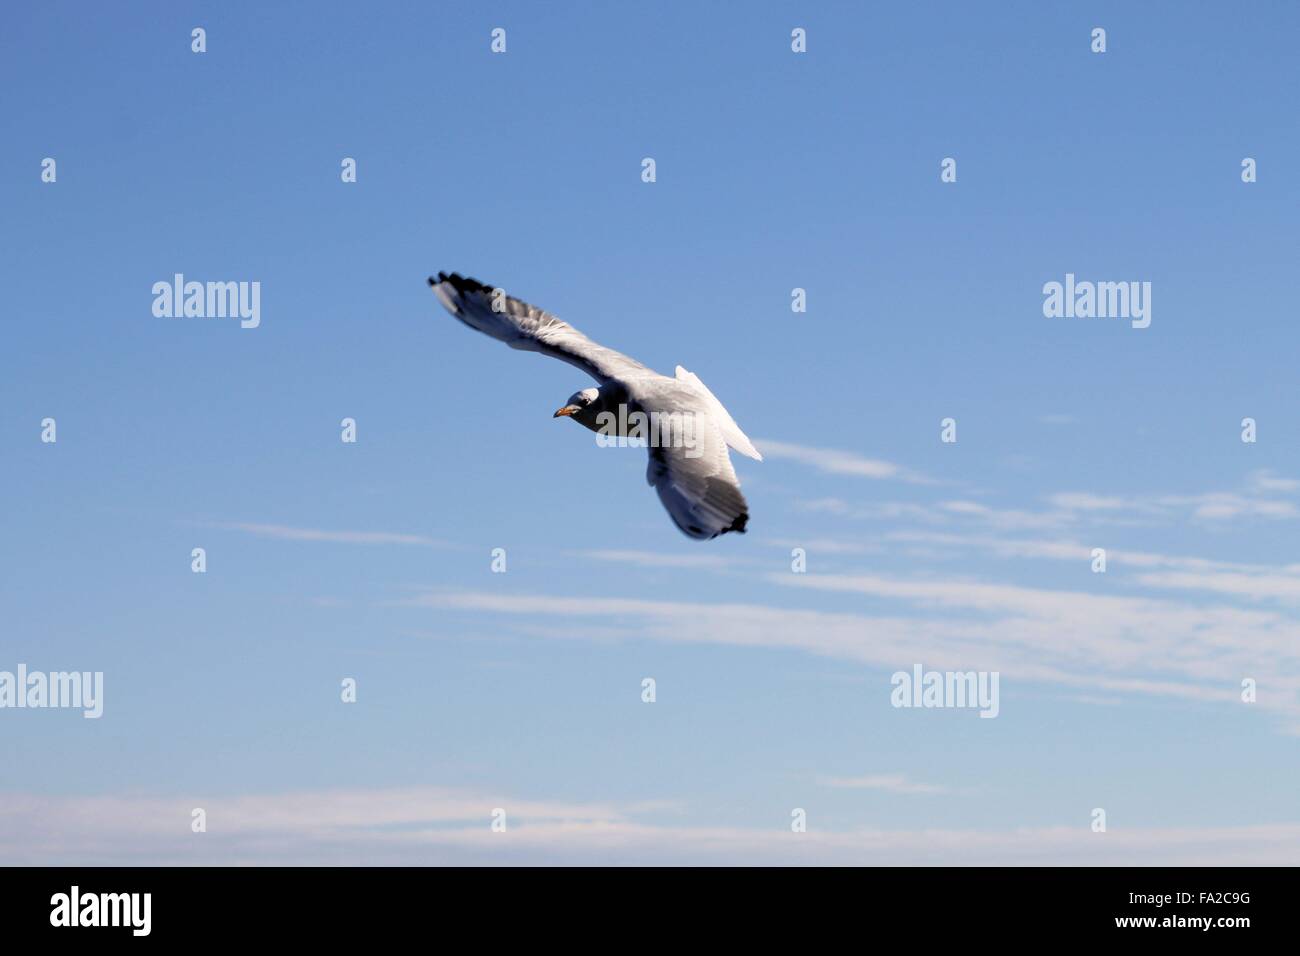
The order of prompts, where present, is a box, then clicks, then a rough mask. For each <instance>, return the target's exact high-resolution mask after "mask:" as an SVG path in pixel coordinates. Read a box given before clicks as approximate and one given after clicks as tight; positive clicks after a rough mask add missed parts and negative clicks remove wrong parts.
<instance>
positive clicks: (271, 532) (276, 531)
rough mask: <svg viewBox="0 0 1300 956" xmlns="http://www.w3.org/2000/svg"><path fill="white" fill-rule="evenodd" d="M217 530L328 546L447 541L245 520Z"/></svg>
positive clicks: (434, 544) (439, 543) (431, 544)
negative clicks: (321, 543)
mask: <svg viewBox="0 0 1300 956" xmlns="http://www.w3.org/2000/svg"><path fill="white" fill-rule="evenodd" d="M216 527H219V528H223V529H225V530H227V531H242V532H244V533H245V534H251V535H256V536H257V537H259V538H274V539H277V540H280V541H317V542H326V543H330V544H406V545H420V546H423V547H428V548H439V547H447V544H446V542H443V541H438V540H437V539H435V538H430V537H428V536H426V535H421V534H401V533H397V532H390V531H328V530H323V529H320V528H295V527H292V526H290V525H283V524H255V523H252V522H247V521H233V522H223V523H220V524H217V525H216Z"/></svg>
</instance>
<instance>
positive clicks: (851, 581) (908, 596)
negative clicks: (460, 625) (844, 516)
mask: <svg viewBox="0 0 1300 956" xmlns="http://www.w3.org/2000/svg"><path fill="white" fill-rule="evenodd" d="M764 580H766V581H768V582H769V583H771V584H775V585H778V586H785V587H788V588H791V589H793V590H798V591H818V592H822V593H838V594H839V595H841V596H842V598H843V599H845V600H849V601H855V600H856V601H857V602H858V603H860V604H861V605H862V610H860V611H856V612H849V611H828V610H822V609H818V610H809V609H802V608H784V607H775V606H771V605H766V604H752V603H750V604H746V603H719V604H709V603H693V602H674V601H660V600H650V599H640V598H622V597H599V596H591V595H575V596H572V597H569V596H558V595H527V594H511V595H504V594H500V593H497V592H483V593H476V592H460V593H444V592H435V591H431V592H425V593H422V594H420V595H418V596H416V597H414V598H412V599H411V600H410V602H409V603H412V604H414V605H417V606H428V607H438V608H459V609H463V610H473V611H482V612H492V613H497V614H507V615H519V616H526V617H527V618H529V619H530V620H529V623H530V624H533V625H535V624H536V623H537V621H538V619H540V618H543V617H547V616H550V617H556V618H561V619H562V618H565V617H573V618H583V619H591V618H599V619H602V620H604V621H605V622H606V623H607V625H608V626H609V628H610V629H611V630H612V631H615V632H617V633H618V634H620V635H621V636H623V637H625V638H634V639H635V638H640V639H648V640H659V641H669V642H677V643H707V644H724V645H733V646H748V647H766V648H786V649H792V650H801V651H805V652H809V653H814V654H820V655H825V656H828V657H835V658H840V659H843V660H849V661H856V662H858V663H863V664H867V665H869V666H872V667H875V668H878V669H880V670H882V671H887V672H893V671H894V670H897V669H898V668H900V667H904V666H911V664H913V663H915V662H918V661H919V662H922V663H924V664H925V665H926V666H928V667H932V668H937V669H944V670H969V669H977V670H989V671H994V670H996V671H999V672H1001V674H1002V675H1003V676H1002V695H1003V706H1004V709H1005V707H1006V702H1007V700H1008V699H1009V698H1008V695H1009V694H1014V691H1013V690H1011V691H1009V689H1008V688H1011V687H1014V685H1015V684H1016V683H1017V682H1020V683H1035V682H1036V683H1046V684H1056V685H1059V686H1061V687H1064V688H1068V689H1069V690H1071V691H1072V692H1077V691H1078V690H1080V689H1089V690H1091V691H1094V692H1095V691H1099V690H1101V691H1107V692H1112V693H1127V694H1135V695H1141V696H1154V697H1172V698H1181V699H1185V700H1189V701H1201V702H1205V703H1218V704H1227V705H1232V706H1247V705H1245V704H1242V703H1241V702H1240V697H1239V694H1240V681H1241V680H1242V679H1243V678H1246V677H1251V678H1254V679H1256V680H1257V681H1258V682H1259V683H1260V685H1261V686H1265V685H1266V686H1267V687H1268V688H1269V694H1268V695H1267V696H1264V695H1261V696H1260V703H1259V704H1258V705H1250V706H1260V707H1263V708H1266V709H1270V710H1274V711H1277V712H1281V713H1284V714H1286V715H1287V716H1288V717H1290V718H1291V720H1292V723H1293V726H1294V727H1300V724H1297V723H1296V720H1297V718H1300V641H1297V636H1298V634H1297V625H1296V622H1295V620H1294V618H1292V617H1289V616H1287V615H1284V614H1280V613H1277V612H1274V611H1268V610H1260V609H1252V608H1239V607H1233V606H1224V605H1216V604H1206V603H1204V602H1196V603H1186V602H1179V601H1173V600H1166V599H1158V598H1148V597H1131V596H1123V595H1118V594H1093V593H1088V592H1084V591H1067V590H1061V589H1045V588H1033V587H1025V586H1019V585H1013V584H1000V583H991V582H985V581H979V580H970V579H963V578H936V577H927V578H901V577H897V576H884V575H877V574H856V575H827V574H812V573H806V574H793V573H790V572H782V573H770V574H767V575H765V576H764ZM582 631H583V629H582V628H562V629H560V632H561V633H564V634H572V633H580V632H582ZM888 690H889V687H888V682H887V680H883V679H882V684H881V693H882V694H887V693H888Z"/></svg>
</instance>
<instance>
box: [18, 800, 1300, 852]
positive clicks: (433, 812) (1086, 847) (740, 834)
mask: <svg viewBox="0 0 1300 956" xmlns="http://www.w3.org/2000/svg"><path fill="white" fill-rule="evenodd" d="M203 805H204V809H205V810H206V812H207V814H208V817H209V819H211V820H219V821H220V823H221V825H220V827H215V826H214V827H213V828H212V829H211V830H210V831H209V832H207V833H205V834H204V835H203V838H202V839H201V840H198V841H196V840H195V839H194V836H193V834H192V833H191V832H190V827H189V823H190V819H191V817H190V814H191V808H192V807H193V806H194V801H192V800H187V799H184V798H181V797H158V796H138V795H130V796H124V795H96V796H63V795H59V796H48V795H36V794H30V793H21V792H19V793H13V792H9V793H2V794H0V858H3V859H4V860H6V861H7V862H11V863H15V864H27V865H32V864H41V865H69V864H70V863H76V864H78V865H95V864H97V863H101V862H104V861H111V862H114V863H118V864H121V863H124V862H125V863H127V864H128V865H129V864H131V863H143V862H148V863H154V864H157V863H164V864H194V863H204V864H226V865H231V864H245V865H252V864H264V865H265V864H281V865H321V864H351V865H356V864H357V863H359V862H363V863H366V864H369V865H403V864H404V865H429V864H474V863H477V864H482V863H498V864H507V865H508V864H516V865H536V864H539V863H550V864H555V863H566V864H599V863H605V862H608V860H609V859H610V854H612V853H616V854H618V858H619V859H620V860H624V861H627V862H638V861H639V862H644V863H655V864H715V865H726V864H753V863H773V862H779V863H804V864H811V863H822V864H854V863H858V864H861V863H870V864H875V865H894V866H907V865H917V864H934V863H943V864H947V865H953V864H956V865H1006V866H1017V865H1044V864H1052V865H1062V864H1075V865H1134V864H1142V865H1147V866H1149V865H1152V864H1153V863H1160V864H1163V865H1180V864H1181V865H1190V864H1200V865H1233V864H1237V865H1287V864H1290V863H1294V861H1295V859H1296V857H1297V855H1298V854H1300V824H1296V823H1288V822H1281V823H1270V824H1265V825H1250V826H1221V827H1139V826H1134V827H1126V828H1123V829H1116V830H1114V831H1112V832H1110V833H1107V834H1106V836H1105V839H1099V838H1098V837H1097V834H1095V833H1093V832H1092V831H1091V829H1090V827H1089V826H1088V825H1087V823H1086V822H1078V823H1073V824H1069V825H1063V824H1057V825H1047V826H1038V827H1015V828H1005V827H1004V828H994V827H987V828H983V829H956V828H939V827H930V828H925V829H910V830H908V829H899V830H887V829H877V828H855V829H842V830H834V829H823V828H820V827H815V826H814V827H810V828H809V829H808V831H807V832H805V833H798V834H795V833H791V832H790V830H789V829H788V827H785V826H781V825H775V826H768V827H754V826H739V825H736V824H734V823H730V822H727V821H723V820H719V821H717V822H716V823H713V824H701V825H690V826H686V825H680V824H678V823H675V822H663V821H662V820H660V819H656V818H657V817H662V815H663V814H664V812H665V810H667V811H668V812H673V807H671V806H669V807H665V806H663V805H656V804H629V805H613V804H606V803H589V804H584V803H557V802H551V801H546V800H533V799H525V798H519V797H516V796H511V795H501V794H497V795H488V794H481V793H475V792H470V791H465V790H460V789H455V788H438V787H421V788H405V789H369V790H338V791H308V792H289V793H271V794H250V795H242V796H236V797H228V798H219V799H211V800H206V801H204V804H203ZM497 810H500V811H504V813H505V821H506V829H505V830H504V831H500V832H496V831H493V829H492V827H491V821H492V819H493V814H494V812H495V811H497ZM814 812H815V811H814ZM52 821H58V823H57V824H55V823H53V822H52Z"/></svg>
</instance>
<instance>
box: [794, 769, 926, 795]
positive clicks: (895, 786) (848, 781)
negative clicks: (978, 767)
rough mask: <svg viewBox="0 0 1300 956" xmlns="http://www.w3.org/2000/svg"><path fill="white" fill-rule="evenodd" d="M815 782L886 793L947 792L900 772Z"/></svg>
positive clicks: (828, 778) (819, 778)
mask: <svg viewBox="0 0 1300 956" xmlns="http://www.w3.org/2000/svg"><path fill="white" fill-rule="evenodd" d="M817 783H818V784H819V785H820V786H823V787H835V788H836V789H840V790H883V791H885V792H886V793H902V794H937V793H947V792H948V788H947V787H942V786H940V785H938V784H935V783H917V782H915V781H913V780H909V779H907V775H906V774H901V773H878V774H868V775H866V776H863V777H818V778H817Z"/></svg>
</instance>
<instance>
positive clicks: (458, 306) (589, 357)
mask: <svg viewBox="0 0 1300 956" xmlns="http://www.w3.org/2000/svg"><path fill="white" fill-rule="evenodd" d="M429 285H430V286H431V287H432V288H433V292H434V294H435V295H436V296H437V297H438V301H439V302H441V303H442V304H443V305H444V306H445V307H446V309H447V311H448V312H450V313H451V314H452V315H454V316H455V317H456V318H458V319H460V320H461V321H462V322H464V323H465V324H466V325H468V326H469V327H470V328H472V329H476V330H478V331H479V332H482V333H484V334H485V335H490V336H492V338H494V339H498V340H499V341H502V342H505V343H506V345H509V346H510V347H511V348H514V349H522V350H524V351H526V352H541V353H542V354H543V355H549V356H551V357H552V358H557V359H559V360H560V361H561V362H567V363H568V364H570V365H573V366H576V367H577V368H580V369H582V370H583V371H584V372H586V373H587V374H588V375H590V376H591V377H592V378H593V379H595V380H596V383H597V384H598V386H599V387H598V388H584V389H582V390H581V391H578V392H574V393H573V394H572V395H570V396H569V400H568V401H567V402H565V404H564V405H563V406H562V407H561V408H560V409H559V410H558V411H557V412H556V413H555V414H554V416H552V417H554V418H570V419H572V420H573V421H575V422H577V423H578V424H580V425H582V426H584V427H586V428H589V429H591V430H592V431H594V432H597V433H598V434H602V435H606V436H611V437H612V435H620V436H624V437H629V436H630V437H634V438H635V437H640V438H645V437H646V434H645V428H644V423H645V421H647V420H648V421H649V422H650V423H651V424H652V427H651V429H650V436H651V440H648V441H647V442H646V444H647V446H648V447H649V450H650V463H649V465H648V466H647V468H646V481H647V482H649V483H650V485H651V486H652V487H653V488H654V489H655V491H656V492H658V494H659V500H660V501H661V502H662V503H663V506H664V508H665V509H666V510H667V511H668V516H669V517H670V518H672V520H673V523H674V524H675V525H677V527H678V528H680V529H681V530H682V531H683V532H684V533H685V534H686V535H687V536H689V537H691V538H696V539H698V540H701V541H707V540H709V539H711V538H716V537H718V535H721V534H726V533H727V532H729V531H739V532H741V533H743V532H744V530H745V524H746V522H748V521H749V505H748V503H747V502H746V501H745V496H744V495H742V494H741V493H740V481H739V480H738V479H737V478H736V471H735V469H734V468H732V466H731V456H730V455H729V454H728V452H727V447H728V446H730V447H731V448H734V449H735V450H736V451H738V452H740V453H741V454H742V455H748V456H749V457H750V458H754V459H757V460H758V461H762V460H763V456H762V455H760V454H759V453H758V449H756V448H755V447H754V444H753V442H751V441H750V440H749V439H748V438H747V437H746V436H745V433H744V432H742V431H741V430H740V426H739V425H737V424H736V422H735V420H734V419H733V418H732V417H731V415H730V414H728V413H727V410H726V409H725V408H724V407H723V406H722V403H721V402H720V401H718V400H717V399H716V398H715V397H714V396H713V393H712V392H710V391H709V390H708V388H706V387H705V385H704V383H703V382H701V381H700V380H699V378H698V377H697V376H695V375H693V374H692V373H690V372H688V371H686V369H684V368H682V367H681V366H680V365H679V366H677V377H676V378H669V377H668V376H667V375H660V374H659V373H658V372H656V371H655V370H654V369H651V368H647V367H646V366H644V365H642V364H641V363H640V362H638V361H636V360H635V359H631V358H628V357H627V356H626V355H623V354H622V353H620V352H615V351H614V350H613V349H607V348H605V347H604V346H603V345H599V344H597V343H595V342H593V341H592V340H591V339H589V338H587V337H586V336H585V335H583V334H582V333H581V332H579V331H578V330H577V329H575V328H574V327H573V326H571V325H569V324H568V323H567V322H562V321H560V320H559V319H557V318H556V317H555V316H553V315H551V314H550V313H549V312H543V311H542V310H541V309H539V308H536V307H535V306H531V305H529V304H528V303H526V302H521V301H520V300H519V299H515V298H512V297H510V296H508V295H506V293H505V291H504V290H503V289H499V288H496V287H494V286H487V285H484V284H483V283H481V282H479V281H478V280H477V279H467V278H464V277H462V276H460V275H458V274H457V273H455V272H452V273H450V274H448V273H446V272H439V273H438V275H437V278H434V277H433V276H430V277H429ZM637 412H639V413H641V418H640V419H639V420H638V419H637V418H636V416H635V414H634V413H637ZM655 422H660V423H673V424H672V425H670V426H669V427H668V428H667V429H666V430H664V429H662V428H661V430H660V431H659V433H658V437H659V438H660V439H662V438H664V437H665V436H666V437H667V438H669V439H672V438H674V436H675V438H676V439H677V440H667V441H665V440H658V441H656V440H654V437H655V436H656V432H655V429H654V428H653V424H654V423H655ZM638 426H639V430H638ZM674 429H676V431H675V432H674Z"/></svg>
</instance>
